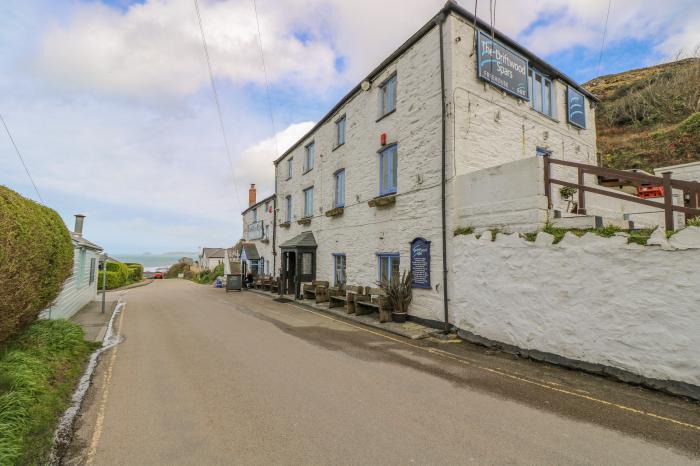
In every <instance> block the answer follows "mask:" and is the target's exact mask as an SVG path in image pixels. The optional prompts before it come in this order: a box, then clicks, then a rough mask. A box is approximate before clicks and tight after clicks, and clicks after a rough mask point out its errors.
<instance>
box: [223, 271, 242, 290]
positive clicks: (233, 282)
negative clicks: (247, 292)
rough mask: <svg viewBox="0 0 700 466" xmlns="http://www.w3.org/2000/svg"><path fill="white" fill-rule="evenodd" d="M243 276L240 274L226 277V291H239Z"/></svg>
mask: <svg viewBox="0 0 700 466" xmlns="http://www.w3.org/2000/svg"><path fill="white" fill-rule="evenodd" d="M241 288H243V276H242V275H240V274H230V275H226V291H241Z"/></svg>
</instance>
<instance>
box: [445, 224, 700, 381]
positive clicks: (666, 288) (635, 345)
mask: <svg viewBox="0 0 700 466" xmlns="http://www.w3.org/2000/svg"><path fill="white" fill-rule="evenodd" d="M540 235H541V237H539V236H538V241H537V242H535V243H530V242H526V241H525V240H523V239H521V238H518V237H517V236H515V235H512V236H506V235H502V234H499V235H498V238H497V241H495V242H492V241H491V239H490V238H491V236H490V235H488V234H487V235H484V236H482V237H481V238H480V239H476V237H475V236H474V235H469V236H459V237H456V238H455V240H454V248H455V251H456V252H457V254H455V256H454V263H453V266H452V270H451V271H452V279H453V282H454V283H453V284H452V293H451V301H450V311H451V314H452V319H453V323H454V324H455V325H456V326H457V327H458V328H460V329H463V330H466V331H468V332H471V333H472V334H475V335H478V336H480V337H483V338H487V339H489V340H493V341H496V342H501V343H506V344H508V345H513V346H517V347H519V348H523V349H527V350H537V351H541V352H547V353H552V354H555V355H559V356H563V357H566V358H569V359H572V360H577V361H585V362H589V363H594V364H602V365H605V366H611V367H614V368H618V369H623V370H625V371H629V372H631V373H634V374H638V375H641V376H644V377H647V378H652V379H661V380H673V381H680V382H686V383H689V384H693V385H697V386H700V358H699V357H698V348H699V347H700V313H698V304H697V303H698V302H700V287H698V284H699V283H700V268H698V261H699V260H700V228H696V227H689V228H687V229H686V230H683V231H681V232H679V233H677V234H676V235H675V236H674V237H673V238H672V239H671V241H670V244H668V243H666V241H665V239H664V236H663V235H660V236H659V237H657V238H656V240H657V241H659V242H661V243H663V247H659V246H638V245H627V244H626V238H624V237H613V238H601V237H598V236H593V235H591V234H588V235H585V236H584V237H583V238H576V237H574V236H573V235H571V236H567V237H566V238H565V239H564V240H562V241H561V242H560V243H559V244H557V245H553V244H551V236H549V235H547V234H544V233H540ZM674 247H681V248H687V249H685V250H670V249H673V248H674Z"/></svg>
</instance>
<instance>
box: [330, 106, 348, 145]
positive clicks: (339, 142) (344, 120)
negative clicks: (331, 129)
mask: <svg viewBox="0 0 700 466" xmlns="http://www.w3.org/2000/svg"><path fill="white" fill-rule="evenodd" d="M341 123H342V128H343V131H342V132H341V131H340V128H341V126H340V125H341ZM347 123H348V118H347V115H346V114H343V115H342V116H340V117H339V118H338V119H336V120H335V146H334V147H333V148H334V149H337V148H338V147H340V146H342V145H343V144H345V131H346V129H347V126H348V125H347ZM341 135H342V138H341Z"/></svg>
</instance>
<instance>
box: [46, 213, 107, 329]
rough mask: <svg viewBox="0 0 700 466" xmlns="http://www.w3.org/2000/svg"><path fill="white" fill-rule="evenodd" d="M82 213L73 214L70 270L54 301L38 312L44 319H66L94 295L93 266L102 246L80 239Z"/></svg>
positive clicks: (93, 297) (95, 278) (95, 270)
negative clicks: (71, 264) (71, 265)
mask: <svg viewBox="0 0 700 466" xmlns="http://www.w3.org/2000/svg"><path fill="white" fill-rule="evenodd" d="M84 219H85V216H84V215H76V216H75V228H74V230H75V231H73V232H72V233H71V239H72V240H73V272H72V273H71V275H70V277H68V279H67V280H66V281H65V282H64V283H63V287H62V288H61V293H60V294H59V295H58V298H56V301H54V303H53V304H52V305H51V306H49V307H48V308H47V309H45V310H44V311H42V313H41V317H42V318H45V319H69V318H70V317H72V316H73V314H75V313H76V312H78V311H79V310H80V309H82V308H83V307H84V306H85V305H86V304H88V303H90V302H92V301H94V300H95V299H96V297H97V268H98V262H99V259H100V254H101V253H102V248H101V247H100V246H98V245H96V244H94V243H92V242H90V241H88V240H87V239H85V238H83V221H84Z"/></svg>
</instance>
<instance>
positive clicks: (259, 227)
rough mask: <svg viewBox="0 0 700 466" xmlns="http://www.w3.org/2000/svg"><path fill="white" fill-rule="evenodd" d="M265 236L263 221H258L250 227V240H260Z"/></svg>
mask: <svg viewBox="0 0 700 466" xmlns="http://www.w3.org/2000/svg"><path fill="white" fill-rule="evenodd" d="M264 235H265V228H263V221H262V220H258V221H257V222H253V223H251V224H250V225H248V239H249V240H251V239H260V238H262V237H263V236H264Z"/></svg>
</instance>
